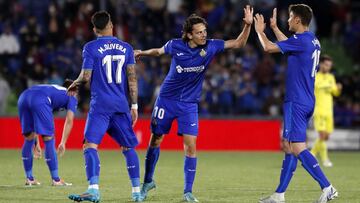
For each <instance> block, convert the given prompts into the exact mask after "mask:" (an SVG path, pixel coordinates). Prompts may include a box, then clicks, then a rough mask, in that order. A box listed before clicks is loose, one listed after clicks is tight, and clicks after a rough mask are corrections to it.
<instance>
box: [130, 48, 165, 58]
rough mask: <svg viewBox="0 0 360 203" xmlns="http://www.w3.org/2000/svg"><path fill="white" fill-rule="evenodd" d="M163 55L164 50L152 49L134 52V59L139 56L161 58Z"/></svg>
mask: <svg viewBox="0 0 360 203" xmlns="http://www.w3.org/2000/svg"><path fill="white" fill-rule="evenodd" d="M164 53H165V48H164V47H161V48H154V49H148V50H144V51H143V50H134V56H135V58H139V57H140V56H161V55H163V54H164Z"/></svg>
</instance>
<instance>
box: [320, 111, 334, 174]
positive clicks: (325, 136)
mask: <svg viewBox="0 0 360 203" xmlns="http://www.w3.org/2000/svg"><path fill="white" fill-rule="evenodd" d="M326 121H327V122H326V129H325V130H324V131H323V132H322V135H321V136H320V138H321V139H322V140H323V145H322V150H321V151H320V158H321V161H322V163H323V166H324V167H332V166H333V163H332V162H331V161H330V159H329V155H328V147H327V141H328V140H329V137H330V134H331V133H332V132H333V131H334V119H333V116H332V115H328V116H327V119H326Z"/></svg>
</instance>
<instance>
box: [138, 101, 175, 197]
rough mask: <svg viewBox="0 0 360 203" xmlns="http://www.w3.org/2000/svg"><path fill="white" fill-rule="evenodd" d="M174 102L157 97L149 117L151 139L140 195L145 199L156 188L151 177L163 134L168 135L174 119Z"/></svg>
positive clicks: (157, 158)
mask: <svg viewBox="0 0 360 203" xmlns="http://www.w3.org/2000/svg"><path fill="white" fill-rule="evenodd" d="M175 108H176V104H175V102H174V101H171V100H167V99H164V98H160V97H158V98H157V100H156V102H155V105H154V109H153V112H152V115H151V138H150V142H149V146H148V149H147V152H146V157H145V175H144V184H143V186H142V188H141V194H142V195H143V196H144V198H146V196H147V192H148V191H149V190H151V189H154V188H156V185H155V182H154V180H153V176H154V173H155V168H156V164H157V161H158V160H159V156H160V144H161V142H162V141H163V139H164V134H168V133H169V131H170V128H171V124H172V121H173V120H174V118H175V112H174V109H175Z"/></svg>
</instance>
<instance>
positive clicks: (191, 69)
mask: <svg viewBox="0 0 360 203" xmlns="http://www.w3.org/2000/svg"><path fill="white" fill-rule="evenodd" d="M204 69H205V66H203V65H202V66H194V67H185V68H183V67H181V66H180V65H177V66H176V71H177V72H178V73H191V72H196V73H200V72H202V71H204Z"/></svg>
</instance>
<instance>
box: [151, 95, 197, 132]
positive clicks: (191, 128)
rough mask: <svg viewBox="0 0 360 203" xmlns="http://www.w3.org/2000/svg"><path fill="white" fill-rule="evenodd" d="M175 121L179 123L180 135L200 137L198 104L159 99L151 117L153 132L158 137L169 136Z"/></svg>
mask: <svg viewBox="0 0 360 203" xmlns="http://www.w3.org/2000/svg"><path fill="white" fill-rule="evenodd" d="M174 119H176V120H177V122H178V132H177V133H178V135H184V134H186V135H192V136H197V135H198V133H199V117H198V105H197V103H189V102H180V101H175V100H170V99H167V98H163V97H158V98H157V99H156V102H155V105H154V109H153V112H152V115H151V132H152V133H154V134H157V135H163V134H168V133H169V131H170V128H171V125H172V122H173V121H174Z"/></svg>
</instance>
